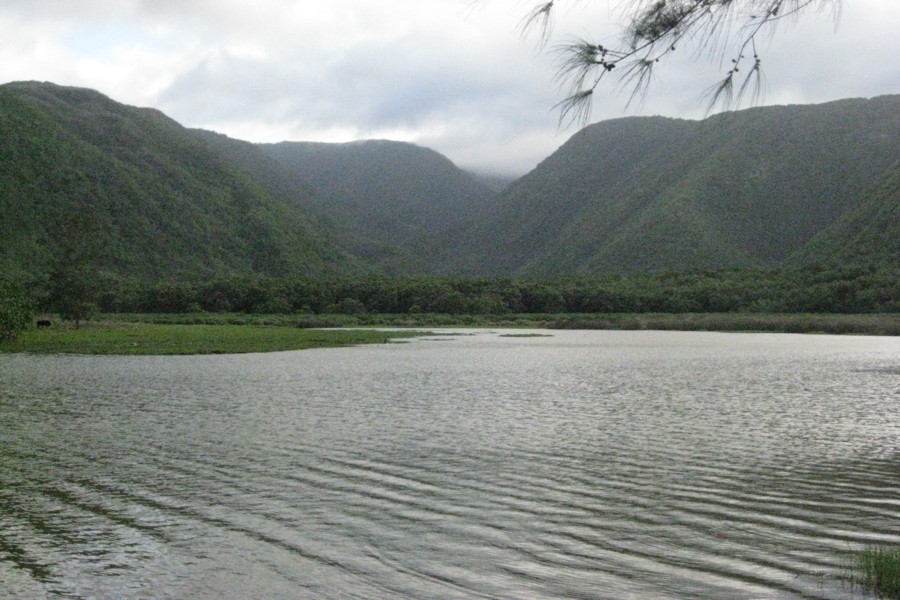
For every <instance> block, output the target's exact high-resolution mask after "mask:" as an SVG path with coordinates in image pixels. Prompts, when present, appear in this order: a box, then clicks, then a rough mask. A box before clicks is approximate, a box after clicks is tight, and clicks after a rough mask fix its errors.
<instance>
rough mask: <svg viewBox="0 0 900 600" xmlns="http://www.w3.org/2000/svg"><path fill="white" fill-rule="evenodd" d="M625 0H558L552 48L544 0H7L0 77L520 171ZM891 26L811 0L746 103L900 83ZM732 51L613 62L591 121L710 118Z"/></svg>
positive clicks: (568, 128) (217, 124)
mask: <svg viewBox="0 0 900 600" xmlns="http://www.w3.org/2000/svg"><path fill="white" fill-rule="evenodd" d="M821 1H822V2H823V3H825V4H827V3H828V0H821ZM629 2H631V0H580V1H579V0H558V1H557V8H556V9H555V13H554V20H553V30H552V38H551V39H550V41H549V42H548V43H547V44H546V45H545V46H543V48H542V47H541V44H540V39H539V37H540V36H538V35H536V34H534V33H533V34H532V35H525V36H523V35H522V34H521V31H520V26H521V24H522V21H523V19H524V18H525V16H526V15H527V14H528V12H529V11H530V10H531V9H532V8H533V7H534V6H535V5H536V4H537V0H481V1H473V0H327V1H323V0H318V1H314V0H0V83H6V82H9V81H23V80H34V81H51V82H53V83H57V84H60V85H73V86H80V87H87V88H92V89H95V90H98V91H100V92H102V93H104V94H106V95H107V96H109V97H110V98H112V99H113V100H116V101H118V102H123V103H125V104H130V105H134V106H142V107H152V108H156V109H159V110H161V111H163V112H164V113H165V114H167V115H168V116H170V117H172V118H173V119H175V120H176V121H178V122H179V123H181V124H182V125H184V126H186V127H197V128H203V129H209V130H213V131H217V132H219V133H224V134H226V135H228V136H230V137H233V138H237V139H242V140H247V141H251V142H278V141H285V140H288V141H323V142H348V141H353V140H358V139H372V138H376V139H393V140H399V141H407V142H412V143H415V144H418V145H421V146H426V147H428V148H432V149H434V150H437V151H438V152H440V153H442V154H444V155H446V156H447V157H448V158H450V159H451V160H452V161H454V162H455V163H456V164H457V165H459V166H460V167H463V168H466V169H470V170H475V171H481V172H488V173H503V174H508V175H522V174H524V173H526V172H527V171H529V170H531V169H532V168H534V167H535V166H536V165H537V164H538V163H539V162H540V161H541V160H543V159H544V158H546V157H547V156H549V155H550V154H551V153H553V152H554V151H555V150H556V149H557V148H558V147H559V146H561V145H562V144H563V143H564V142H565V141H566V140H567V139H568V138H569V137H571V136H572V135H573V134H574V133H575V132H576V131H577V130H578V128H579V127H580V125H578V124H574V125H573V124H566V125H564V126H563V127H560V124H559V113H558V112H557V111H555V110H554V106H555V105H556V104H557V103H558V102H559V101H560V100H561V99H562V98H563V96H564V95H565V94H564V92H565V90H564V89H563V88H562V87H561V86H560V84H559V83H558V82H557V81H556V80H555V73H556V69H557V61H558V52H557V51H556V50H557V48H558V46H559V44H560V43H563V42H565V41H569V40H571V39H573V38H574V37H576V36H578V37H584V38H589V39H591V40H593V41H597V42H600V43H607V44H608V45H612V44H614V43H615V42H616V41H617V40H618V39H619V34H620V31H621V25H622V23H623V9H624V8H625V7H626V6H627V5H628V4H629ZM829 6H832V5H830V4H829ZM897 32H900V0H843V2H842V3H841V4H840V11H839V15H838V16H837V19H836V18H835V14H834V10H833V6H832V7H831V8H829V7H819V6H818V5H816V6H814V7H813V8H810V9H807V10H806V11H805V12H804V13H803V14H802V15H801V16H800V17H799V18H798V19H797V20H795V21H791V22H789V23H785V24H781V25H779V27H778V29H777V30H776V31H775V33H774V35H772V36H767V37H766V38H765V40H764V42H763V43H761V44H760V45H759V47H758V51H759V53H760V56H761V57H762V59H763V61H764V62H763V66H764V74H765V86H764V88H763V90H762V95H761V98H760V99H759V100H758V101H756V103H755V104H754V105H773V104H813V103H820V102H826V101H830V100H836V99H840V98H848V97H867V98H868V97H874V96H878V95H882V94H897V93H900V60H898V58H897V57H898V56H900V37H898V34H897ZM728 58H730V57H727V58H724V59H723V57H722V56H721V55H710V53H708V52H701V51H699V50H697V49H694V48H690V47H685V48H683V49H678V50H677V51H676V52H675V53H673V55H672V58H671V59H669V60H667V61H665V62H663V63H661V64H660V65H659V67H658V68H657V75H656V76H655V78H654V81H653V82H652V84H651V87H650V89H649V90H648V92H647V94H646V95H644V96H642V97H641V98H640V99H639V100H638V101H630V98H631V94H630V88H625V87H623V86H622V85H621V84H616V83H615V82H614V80H609V82H607V83H609V85H603V84H601V87H600V88H599V89H598V91H597V93H596V94H595V95H594V101H593V111H592V113H591V115H590V118H589V122H597V121H602V120H606V119H614V118H620V117H626V116H638V115H662V116H668V117H676V118H690V119H697V118H703V117H704V116H706V115H707V100H706V96H705V92H706V91H707V90H708V88H709V87H710V86H711V85H712V84H714V83H715V82H716V81H717V80H719V79H721V77H722V75H724V73H725V71H726V70H727V69H728V67H729V66H730V65H729V64H728V63H729V60H728Z"/></svg>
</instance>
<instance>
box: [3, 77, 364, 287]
mask: <svg viewBox="0 0 900 600" xmlns="http://www.w3.org/2000/svg"><path fill="white" fill-rule="evenodd" d="M0 139H2V140H3V151H2V153H0V235H2V236H3V239H4V244H3V247H2V249H0V265H2V266H3V267H4V268H5V269H7V270H19V271H27V272H30V273H40V272H42V271H45V270H46V269H47V266H48V263H49V261H50V257H51V255H52V254H53V252H54V251H55V249H56V248H57V247H58V246H59V244H60V243H61V242H62V240H60V239H58V238H59V236H60V235H62V236H65V235H68V234H67V232H66V223H68V222H69V221H71V219H72V218H73V216H75V215H80V216H81V218H80V221H81V222H83V223H89V227H90V231H89V232H88V234H89V235H91V236H95V237H96V238H97V239H98V240H102V249H101V254H102V263H103V264H102V267H103V269H104V270H105V271H107V272H109V273H112V274H115V275H118V276H128V277H137V278H149V279H159V278H176V279H191V278H193V279H196V278H201V277H213V276H220V275H246V274H266V275H281V274H289V273H303V272H306V273H310V274H312V273H339V272H358V271H359V270H360V269H361V267H360V266H359V264H358V263H357V262H356V261H355V260H354V259H353V258H352V257H350V256H349V255H348V254H347V253H346V252H344V251H342V250H341V249H340V248H339V247H338V246H336V245H335V244H334V243H333V242H332V241H331V240H330V239H328V236H327V234H326V233H325V232H323V230H322V228H321V226H319V225H317V224H314V223H313V222H312V221H311V220H310V219H309V218H308V216H307V215H306V214H305V213H304V212H303V211H302V209H301V208H300V205H299V203H297V202H295V201H294V199H293V198H287V197H279V196H278V195H277V194H276V192H275V191H274V190H272V189H266V187H265V186H264V185H262V184H261V183H260V181H259V180H258V178H257V179H256V180H255V179H254V177H252V176H250V175H249V174H247V173H246V172H243V171H242V170H241V169H239V168H236V166H235V164H234V163H232V162H231V161H230V160H229V159H228V158H227V157H225V156H223V155H222V154H221V153H218V152H216V151H214V150H213V149H211V148H210V146H209V144H208V143H207V142H206V141H204V140H203V139H202V137H201V136H199V135H198V134H197V133H196V132H191V131H189V130H187V129H185V128H183V127H181V126H180V125H178V124H177V123H176V122H174V121H172V120H171V119H169V118H168V117H166V116H165V115H163V114H162V113H160V112H158V111H155V110H150V109H139V108H134V107H129V106H125V105H122V104H119V103H116V102H114V101H112V100H110V99H109V98H107V97H105V96H103V95H102V94H100V93H98V92H95V91H92V90H87V89H79V88H70V87H62V86H57V85H53V84H47V83H34V82H27V83H13V84H6V85H3V86H0ZM83 234H84V233H83V232H82V233H79V234H78V235H83Z"/></svg>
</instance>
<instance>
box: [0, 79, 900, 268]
mask: <svg viewBox="0 0 900 600" xmlns="http://www.w3.org/2000/svg"><path fill="white" fill-rule="evenodd" d="M0 142H2V145H0V239H2V240H3V244H2V245H0V269H2V272H3V273H4V274H10V273H11V274H13V275H14V276H16V277H17V278H24V279H31V280H33V281H37V282H41V281H46V278H47V276H48V275H47V274H48V273H49V271H50V269H51V267H52V265H53V263H54V257H59V256H61V255H63V254H64V253H65V252H70V251H71V250H72V249H73V248H74V249H75V250H78V249H79V247H80V248H81V249H82V250H85V249H86V250H90V251H91V252H93V253H95V255H98V256H99V263H100V268H101V275H109V276H111V277H114V278H126V279H134V280H139V281H159V280H181V281H198V280H203V279H209V278H218V277H235V276H238V277H242V276H256V275H262V276H290V275H309V276H317V277H331V276H354V275H362V274H369V273H381V274H396V275H419V274H425V275H478V276H481V275H499V276H527V277H550V276H552V277H555V276H566V275H601V274H633V273H658V272H664V271H684V270H691V269H694V270H696V269H703V270H717V269H725V268H732V267H753V268H760V267H762V268H765V267H771V266H796V265H801V266H803V265H810V264H815V265H819V266H823V265H824V266H825V267H826V268H827V267H828V265H835V264H837V265H848V264H849V265H858V266H860V267H864V268H863V269H862V271H865V268H868V267H871V266H873V265H874V266H879V265H885V264H887V265H896V264H898V263H900V261H898V258H900V248H898V240H900V230H898V227H900V225H898V223H900V206H898V204H900V173H898V171H900V163H898V162H897V160H898V157H900V96H883V97H879V98H873V99H871V100H862V99H853V100H842V101H837V102H831V103H827V104H821V105H812V106H787V107H784V106H782V107H765V108H756V109H750V110H744V111H739V112H734V113H728V114H723V115H717V116H714V117H710V118H708V119H705V120H702V121H687V120H679V119H669V118H663V117H632V118H625V119H615V120H611V121H604V122H601V123H597V124H595V125H591V126H589V127H586V128H585V129H583V130H582V131H580V132H578V133H577V134H576V135H574V136H572V138H571V139H570V140H569V141H567V142H566V143H565V144H564V145H563V146H562V147H561V148H560V149H559V150H558V151H556V152H555V153H553V154H552V155H551V156H549V157H548V158H547V159H546V160H544V161H543V162H542V163H541V164H540V165H539V166H538V167H537V168H536V169H534V170H533V171H532V172H531V173H529V174H527V175H526V176H525V177H522V178H520V179H518V180H516V181H514V182H512V183H509V184H508V185H506V182H503V181H500V180H497V181H495V182H494V183H495V184H496V186H492V185H489V184H488V183H487V180H486V179H485V178H484V177H483V176H478V175H473V174H470V173H466V172H464V171H461V170H460V169H458V168H457V167H456V166H455V165H454V164H453V163H452V162H451V161H450V160H448V159H447V158H446V157H444V156H442V155H440V154H438V153H437V152H434V151H432V150H429V149H427V148H421V147H418V146H415V145H413V144H407V143H400V142H389V141H383V140H366V141H360V142H354V143H349V144H323V143H305V142H284V143H280V144H252V143H249V142H245V141H241V140H235V139H231V138H229V137H227V136H224V135H221V134H218V133H215V132H210V131H202V130H192V129H186V128H184V127H182V126H181V125H179V124H178V123H176V122H175V121H173V120H172V119H170V118H168V117H166V116H165V115H163V114H162V113H160V112H159V111H156V110H151V109H145V108H135V107H130V106H125V105H122V104H119V103H117V102H114V101H113V100H111V99H109V98H107V97H106V96H103V95H102V94H100V93H98V92H95V91H92V90H87V89H80V88H70V87H62V86H57V85H54V84H49V83H35V82H20V83H12V84H6V85H0ZM497 188H501V190H500V191H499V192H497V191H496V189H497ZM879 268H880V267H879ZM892 268H893V267H892ZM862 271H861V272H862Z"/></svg>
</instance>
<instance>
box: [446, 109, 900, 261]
mask: <svg viewBox="0 0 900 600" xmlns="http://www.w3.org/2000/svg"><path fill="white" fill-rule="evenodd" d="M898 156H900V96H884V97H879V98H874V99H871V100H862V99H852V100H843V101H837V102H831V103H827V104H821V105H811V106H787V107H784V106H781V107H765V108H755V109H749V110H744V111H739V112H734V113H727V114H722V115H717V116H714V117H710V118H708V119H705V120H703V121H685V120H678V119H668V118H662V117H632V118H624V119H616V120H611V121H605V122H601V123H598V124H596V125H591V126H589V127H587V128H585V129H583V130H582V131H580V132H579V133H577V134H576V135H574V136H573V137H572V138H571V139H570V140H569V141H568V142H566V144H564V145H563V146H562V147H561V148H560V149H559V150H558V151H557V152H555V153H554V154H553V155H551V156H550V157H549V158H547V159H546V160H545V161H544V162H542V163H541V164H540V165H538V167H537V168H536V169H535V170H534V171H532V172H531V173H529V174H528V175H526V176H525V177H523V178H522V179H520V180H518V181H516V182H515V183H513V184H512V185H511V186H510V187H509V188H508V189H507V190H505V191H504V192H502V193H500V194H498V195H497V196H496V197H494V198H493V199H492V200H491V201H490V202H489V203H488V205H487V206H485V207H484V208H483V209H482V210H481V211H479V212H478V213H477V214H475V215H473V217H472V219H471V220H470V222H469V227H468V229H467V230H466V234H467V235H468V237H469V240H470V243H469V244H468V245H467V247H468V248H469V252H468V253H467V254H466V255H461V256H458V257H456V262H455V263H454V268H456V269H459V270H461V271H464V272H468V273H472V274H517V275H527V276H548V275H553V274H560V273H564V274H596V273H637V272H659V271H671V270H685V269H720V268H729V267H742V266H743V267H751V266H752V267H759V266H771V265H776V264H778V263H779V262H781V261H783V260H785V259H787V258H788V257H790V256H791V255H792V254H794V253H798V252H800V250H801V249H802V248H803V247H804V246H805V245H806V244H807V243H811V241H812V240H813V238H814V237H816V236H817V235H818V234H820V233H821V232H823V231H824V230H825V229H827V228H829V227H830V226H832V225H834V224H835V223H836V222H837V221H838V219H839V218H841V217H842V216H843V215H845V214H850V211H853V210H854V209H858V213H857V217H856V219H857V221H858V222H865V221H866V219H868V218H869V217H868V216H867V212H866V211H867V210H872V209H874V208H877V207H876V206H869V208H866V207H864V206H857V203H858V202H860V201H861V199H862V198H864V197H865V195H866V193H867V192H868V191H869V189H870V188H871V186H872V185H873V183H874V182H875V181H877V180H879V178H880V177H882V175H883V174H884V173H886V172H887V171H888V170H889V169H890V168H892V167H893V165H894V164H895V161H896V160H897V157H898ZM887 181H888V182H887V183H885V184H884V185H885V186H887V187H890V182H891V181H893V182H896V180H895V179H890V178H889V179H888V180H887ZM884 193H886V194H888V195H889V194H890V193H891V192H890V190H888V191H887V192H884ZM894 193H895V192H894ZM874 204H877V203H874ZM842 231H844V233H846V230H842ZM835 235H837V234H835ZM823 243H824V242H823ZM838 245H839V244H838Z"/></svg>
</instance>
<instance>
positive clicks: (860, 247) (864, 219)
mask: <svg viewBox="0 0 900 600" xmlns="http://www.w3.org/2000/svg"><path fill="white" fill-rule="evenodd" d="M791 262H792V263H794V264H797V265H804V264H831V265H894V266H895V267H897V268H900V162H897V163H895V164H894V166H893V167H891V168H889V169H888V170H887V171H885V172H884V174H883V175H882V176H881V177H880V178H879V179H878V181H877V182H876V183H875V185H873V186H872V189H871V190H869V192H867V193H866V194H864V195H863V196H862V198H861V200H860V202H858V203H856V204H855V205H854V206H853V207H852V208H850V210H848V211H847V212H846V213H844V214H843V215H841V217H840V218H838V219H837V220H836V221H835V222H834V223H833V224H832V225H830V226H829V227H827V228H825V229H824V230H823V231H822V232H821V233H819V234H818V235H816V237H814V238H813V239H812V240H810V242H809V243H808V244H806V245H805V246H804V247H803V248H801V249H800V250H799V251H798V252H797V253H796V255H795V256H793V257H792V260H791Z"/></svg>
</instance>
